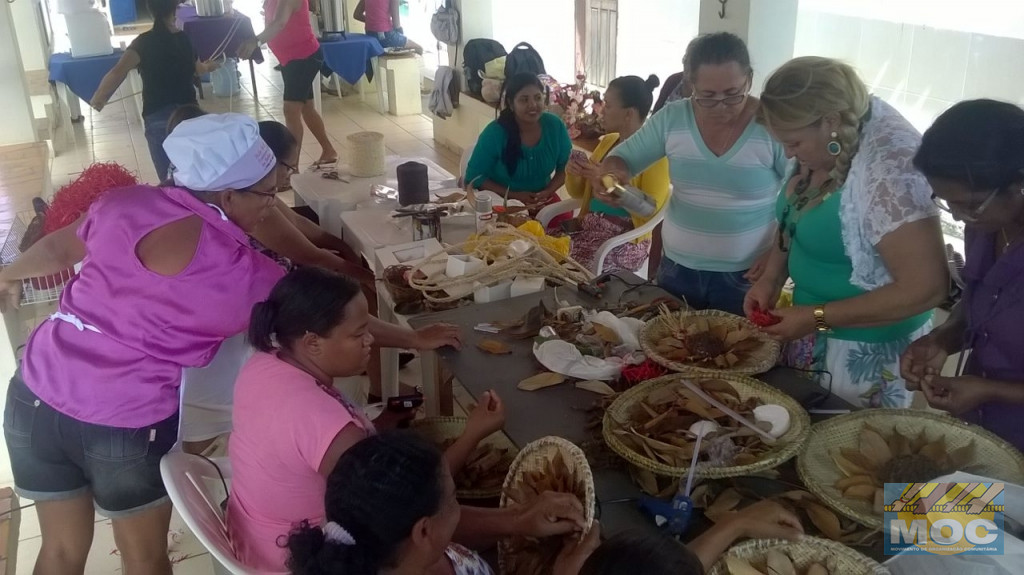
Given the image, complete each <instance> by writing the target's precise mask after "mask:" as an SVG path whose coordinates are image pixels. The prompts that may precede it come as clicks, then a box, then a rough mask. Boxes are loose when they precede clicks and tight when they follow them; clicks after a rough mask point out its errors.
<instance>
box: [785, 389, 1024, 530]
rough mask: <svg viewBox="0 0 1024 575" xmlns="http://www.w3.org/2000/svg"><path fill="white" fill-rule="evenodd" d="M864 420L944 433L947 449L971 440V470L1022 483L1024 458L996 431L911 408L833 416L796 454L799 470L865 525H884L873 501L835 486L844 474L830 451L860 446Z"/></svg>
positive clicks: (886, 428)
mask: <svg viewBox="0 0 1024 575" xmlns="http://www.w3.org/2000/svg"><path fill="white" fill-rule="evenodd" d="M865 424H868V425H871V426H872V427H874V428H875V429H877V430H879V431H881V432H882V433H888V432H891V431H893V430H895V431H896V432H897V433H899V434H900V435H903V436H909V437H915V436H917V434H918V433H919V432H920V431H922V430H923V431H924V433H925V435H926V436H927V438H928V441H935V440H936V439H938V438H939V437H940V436H944V437H945V441H946V447H947V450H949V451H952V450H954V449H958V448H960V447H964V446H965V445H967V444H968V443H970V442H972V441H973V442H974V460H973V461H971V462H969V463H968V466H971V467H976V469H972V470H971V472H972V473H975V474H977V475H981V476H984V477H993V478H996V479H1001V480H1003V481H1006V482H1009V483H1017V484H1021V483H1024V456H1022V455H1021V453H1020V452H1019V451H1017V450H1016V449H1015V448H1014V447H1013V446H1012V445H1010V444H1009V443H1007V442H1005V441H1003V440H1002V439H1000V438H999V437H996V436H995V435H994V434H993V433H991V432H989V431H987V430H985V429H982V428H981V427H978V426H976V425H971V424H969V423H965V422H963V421H961V420H959V419H955V418H953V417H951V416H949V415H943V414H938V413H931V412H928V411H918V410H910V409H866V410H863V411H857V412H854V413H850V414H847V415H841V416H838V417H833V418H831V419H828V420H825V421H822V422H821V423H818V424H815V425H814V427H812V428H811V437H810V439H808V440H807V442H806V443H805V444H804V448H803V450H802V451H801V452H800V455H799V457H798V458H797V472H798V473H799V474H800V480H801V481H803V483H804V485H806V486H807V489H808V490H810V491H811V493H814V494H815V495H817V496H818V498H819V499H821V500H822V501H824V502H825V503H826V504H827V505H828V506H829V507H831V508H832V509H834V510H836V511H837V512H839V513H841V514H843V515H845V516H847V517H849V518H850V519H853V520H854V521H856V522H858V523H860V524H862V525H866V526H868V527H873V528H875V529H881V528H882V523H883V521H882V516H881V515H879V514H876V513H875V512H874V510H873V505H872V504H871V503H868V502H866V501H861V500H857V499H847V498H844V497H843V494H842V493H840V492H839V490H838V489H836V488H835V483H836V481H837V480H839V479H840V478H842V477H844V475H843V473H842V471H840V470H839V468H838V467H837V466H836V464H835V463H834V462H833V460H832V453H833V452H834V451H838V450H839V449H841V448H843V447H853V448H855V447H857V446H858V444H859V441H860V432H861V430H862V429H863V427H864V425H865Z"/></svg>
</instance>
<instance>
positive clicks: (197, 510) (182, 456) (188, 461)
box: [160, 451, 284, 575]
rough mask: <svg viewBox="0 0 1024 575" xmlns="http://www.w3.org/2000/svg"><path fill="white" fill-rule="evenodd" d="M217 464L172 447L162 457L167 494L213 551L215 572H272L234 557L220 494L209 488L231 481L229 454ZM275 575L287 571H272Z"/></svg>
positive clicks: (221, 574) (222, 574)
mask: <svg viewBox="0 0 1024 575" xmlns="http://www.w3.org/2000/svg"><path fill="white" fill-rule="evenodd" d="M212 461H213V462H214V463H216V467H214V465H213V464H211V463H210V460H206V459H204V458H202V457H199V456H198V455H191V454H188V453H183V452H180V451H172V452H170V453H168V454H167V455H164V457H163V459H161V460H160V475H161V476H162V477H163V480H164V486H165V487H166V488H167V494H168V495H169V496H170V497H171V502H172V503H173V504H174V508H175V509H177V510H178V513H179V514H180V515H181V518H182V519H184V520H185V525H188V528H189V529H190V530H191V531H192V533H194V534H195V536H196V538H197V539H199V542H200V543H202V544H203V547H206V549H207V550H208V551H209V552H210V556H211V559H212V560H213V572H214V573H216V574H217V575H271V574H268V573H265V572H262V571H256V570H253V569H250V568H248V567H245V566H244V565H242V564H241V563H240V562H239V561H238V559H236V558H235V552H234V551H233V550H232V548H231V540H230V539H229V538H228V528H227V522H226V521H225V518H224V512H223V511H221V508H220V502H219V501H218V496H216V495H215V494H214V490H213V489H211V488H210V486H211V484H212V485H220V484H221V476H220V474H218V473H217V468H218V467H219V468H220V471H221V473H223V474H224V481H226V482H230V481H231V465H230V463H229V462H228V460H227V459H226V458H222V459H214V460H212ZM273 575H284V574H283V573H282V574H273Z"/></svg>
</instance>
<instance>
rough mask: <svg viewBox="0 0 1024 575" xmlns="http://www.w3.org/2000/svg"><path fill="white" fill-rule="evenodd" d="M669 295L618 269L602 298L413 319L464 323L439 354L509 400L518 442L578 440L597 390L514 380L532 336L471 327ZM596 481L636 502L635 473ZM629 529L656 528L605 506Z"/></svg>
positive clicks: (526, 370) (534, 298) (509, 421)
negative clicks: (541, 309)
mask: <svg viewBox="0 0 1024 575" xmlns="http://www.w3.org/2000/svg"><path fill="white" fill-rule="evenodd" d="M663 297H669V298H671V297H672V296H671V294H669V293H668V292H666V291H664V290H662V289H661V288H659V287H657V286H655V285H653V284H648V283H645V282H644V281H643V280H642V279H641V278H639V277H637V276H635V275H633V274H630V273H624V272H620V273H618V274H616V277H615V278H614V279H612V280H611V281H610V282H609V283H608V284H607V286H606V288H605V290H604V294H603V296H602V298H601V299H597V298H594V297H591V296H589V295H587V294H585V293H582V292H578V291H577V290H576V289H575V288H566V287H559V288H549V289H547V290H545V291H544V292H541V293H536V294H531V295H527V296H521V297H517V298H513V299H508V300H502V301H498V302H492V303H487V304H474V305H468V306H463V307H459V308H456V309H451V310H447V311H442V312H436V313H430V314H424V315H420V316H416V317H415V318H412V319H410V320H409V324H410V325H411V326H412V327H413V328H419V327H423V326H425V325H430V324H432V323H438V322H446V323H452V324H455V325H458V326H459V327H460V328H461V330H462V349H461V350H459V351H456V350H454V349H452V348H444V349H441V350H439V351H438V356H439V358H440V359H441V361H443V362H444V365H445V366H446V367H447V368H448V370H449V371H450V372H451V373H452V374H453V375H454V376H455V378H456V379H457V380H458V381H459V383H461V384H462V386H463V387H465V388H466V391H468V392H469V394H470V395H472V396H473V398H474V399H476V398H479V397H480V395H482V394H483V393H484V392H486V391H488V390H492V389H493V390H495V391H496V392H497V393H498V395H500V396H501V398H502V401H503V402H504V403H505V413H506V420H505V433H506V434H507V435H508V437H509V439H511V440H512V442H513V443H515V444H516V445H517V446H519V447H523V446H525V445H526V444H528V443H530V442H531V441H534V440H536V439H540V438H541V437H546V436H549V435H555V436H559V437H564V438H566V439H568V440H569V441H572V442H573V443H576V444H579V443H581V442H583V441H585V440H587V439H590V437H591V435H590V432H588V431H587V430H586V422H587V413H586V410H587V408H589V407H590V406H592V405H593V404H594V401H595V399H596V398H597V397H598V396H597V395H595V394H594V393H592V392H589V391H584V390H580V389H576V387H575V386H572V385H565V384H563V385H557V386H554V387H548V388H545V389H541V390H538V391H521V390H519V389H518V388H517V387H516V386H517V385H518V383H519V382H520V381H522V380H523V379H525V378H527V377H530V376H531V375H534V374H536V373H538V372H539V371H542V368H540V366H539V364H538V362H537V361H536V359H535V358H534V357H533V346H532V344H533V342H532V340H522V341H515V340H511V339H508V338H505V337H502V336H500V335H497V336H496V335H494V334H489V333H484V332H479V331H475V330H474V329H473V328H474V327H475V326H476V325H478V324H481V323H489V322H494V321H511V320H515V319H518V318H521V317H523V315H525V314H526V312H527V311H529V310H530V309H531V308H533V307H535V306H536V305H537V304H538V303H539V302H541V301H543V302H544V304H545V306H546V307H547V308H548V309H549V310H554V309H557V308H558V307H560V306H559V305H558V304H556V301H564V302H568V303H569V304H570V305H582V306H583V307H585V308H596V307H599V306H600V305H601V304H602V303H607V302H612V303H617V302H623V303H627V302H636V304H637V305H640V304H644V303H648V302H651V301H653V300H655V299H658V298H663ZM556 298H557V299H556ZM673 299H674V298H673ZM485 338H491V339H499V340H502V341H505V342H506V343H509V344H510V347H511V348H512V353H510V354H507V355H492V354H488V353H485V352H483V351H481V350H480V349H478V348H477V347H476V344H477V342H479V341H480V340H482V339H485ZM758 379H760V380H762V381H764V382H766V383H768V384H769V385H772V386H774V387H776V388H778V389H779V390H781V391H783V392H785V393H787V394H789V395H790V396H792V397H793V398H795V399H796V400H797V401H798V402H800V403H801V404H803V403H804V402H805V401H806V400H808V399H809V398H812V397H815V396H819V395H821V394H822V391H821V389H820V387H818V386H817V385H815V384H814V383H813V382H811V381H810V380H808V379H807V378H805V377H802V376H801V375H800V374H798V373H796V372H794V371H792V370H787V369H775V370H772V371H770V372H768V373H766V374H763V375H761V376H758ZM816 407H817V408H818V409H823V410H846V409H854V408H853V406H851V405H850V404H849V403H847V402H846V401H844V400H842V399H840V398H838V397H836V396H834V395H831V394H829V395H828V397H827V398H826V399H825V400H824V401H822V402H820V403H817V405H816ZM817 419H821V418H820V417H812V421H815V420H817ZM594 487H595V491H596V495H597V499H598V502H602V501H605V502H610V501H617V500H623V499H627V500H632V499H636V498H638V497H639V496H640V495H641V492H640V490H639V488H637V487H636V485H635V484H634V483H633V482H632V480H631V479H630V477H629V474H628V473H626V472H625V471H623V470H621V469H595V470H594ZM629 529H644V530H651V531H653V530H655V526H654V523H653V521H652V520H651V519H650V518H649V517H646V516H645V515H644V514H643V513H641V512H640V511H639V509H638V508H637V506H636V505H634V504H615V505H602V507H601V530H602V533H605V534H607V535H614V534H615V533H618V532H620V531H624V530H629Z"/></svg>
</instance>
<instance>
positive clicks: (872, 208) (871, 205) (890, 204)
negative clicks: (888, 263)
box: [839, 96, 939, 291]
mask: <svg viewBox="0 0 1024 575" xmlns="http://www.w3.org/2000/svg"><path fill="white" fill-rule="evenodd" d="M920 145H921V134H920V133H919V132H918V131H917V130H916V129H915V128H914V127H913V126H912V125H910V122H908V121H907V120H906V119H905V118H904V117H903V116H902V115H900V113H899V112H897V111H896V109H895V108H893V107H892V106H890V105H889V104H887V103H885V102H883V101H882V100H881V99H879V98H877V97H875V96H872V98H871V117H870V119H869V120H868V122H867V124H865V126H864V128H863V130H862V132H861V139H860V148H859V149H858V151H857V153H856V155H854V157H853V163H852V164H851V166H850V173H849V175H848V176H847V178H846V183H845V185H844V187H845V191H844V193H843V194H842V196H841V197H840V207H839V218H840V220H841V221H842V227H843V229H842V233H843V246H844V247H845V248H846V256H847V257H849V258H850V261H851V262H852V263H853V275H852V276H851V277H850V283H852V284H853V285H855V286H857V287H859V288H861V289H864V290H868V291H870V290H874V289H877V288H879V287H881V286H884V285H887V284H889V283H892V276H891V275H890V274H889V270H888V269H886V267H885V262H884V261H882V256H881V255H880V254H879V253H878V250H877V249H876V248H875V246H876V245H877V244H878V242H880V241H881V240H882V237H884V236H885V235H886V234H888V233H889V232H892V231H895V230H896V229H898V228H899V227H900V226H902V225H904V224H909V223H911V222H915V221H917V220H920V219H924V218H928V217H934V216H937V215H938V213H939V210H938V207H937V206H936V205H935V204H934V203H932V200H931V193H932V191H931V187H929V186H928V181H927V180H925V178H924V176H923V175H921V173H920V172H918V171H917V170H915V169H914V165H913V159H914V154H915V153H916V152H917V148H918V146H920Z"/></svg>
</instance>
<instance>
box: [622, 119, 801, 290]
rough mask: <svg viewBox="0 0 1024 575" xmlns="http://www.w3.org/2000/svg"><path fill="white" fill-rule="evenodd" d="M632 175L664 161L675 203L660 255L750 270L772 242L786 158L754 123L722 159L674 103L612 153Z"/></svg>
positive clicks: (708, 267)
mask: <svg viewBox="0 0 1024 575" xmlns="http://www.w3.org/2000/svg"><path fill="white" fill-rule="evenodd" d="M611 155H612V156H617V157H619V158H622V159H623V160H624V161H625V162H626V165H627V166H628V167H629V171H630V172H632V173H634V174H637V173H640V172H641V171H643V170H645V169H647V167H648V166H650V165H651V164H653V163H654V162H656V161H658V160H659V159H661V158H662V157H665V156H667V157H668V161H669V175H670V177H671V179H672V197H671V198H669V202H668V207H667V208H666V209H667V210H668V211H667V212H665V221H664V223H663V225H662V232H661V235H662V243H663V247H664V250H665V256H666V257H668V258H669V259H671V260H672V261H674V262H676V263H677V264H679V265H682V266H685V267H688V268H691V269H696V270H703V271H712V272H738V271H744V270H746V269H748V268H750V266H751V265H753V263H754V261H755V260H757V258H758V257H759V256H761V255H762V254H764V253H765V252H766V251H767V250H768V248H769V247H770V246H771V242H772V241H773V240H774V237H775V229H776V220H775V199H776V197H777V196H778V194H779V190H780V188H781V183H782V180H783V177H784V176H785V173H786V165H787V163H788V162H787V160H786V155H785V152H784V151H783V147H782V145H781V144H779V143H778V142H776V141H775V140H773V139H772V137H771V135H769V134H768V131H767V130H765V129H764V127H762V126H761V125H760V124H757V123H756V122H751V123H750V125H748V126H747V128H746V129H745V130H744V131H743V133H742V134H741V135H740V137H739V139H738V140H737V141H736V143H735V144H733V146H732V148H730V149H729V151H728V152H726V153H725V154H724V155H722V156H716V155H715V154H713V153H712V152H711V150H709V149H708V147H707V145H705V144H704V140H703V139H702V138H701V136H700V131H699V130H698V129H697V122H696V120H695V118H694V116H693V104H691V102H690V100H689V99H685V100H679V101H676V102H672V103H670V104H668V105H667V106H665V107H664V108H663V109H662V110H661V111H660V112H658V113H657V114H655V115H654V117H652V118H651V119H649V120H647V122H646V123H645V124H644V126H643V127H642V128H640V131H638V132H637V133H636V134H634V135H633V136H632V137H631V138H629V139H628V140H626V141H625V142H623V143H622V144H620V145H619V146H618V147H616V148H615V150H613V151H612V153H611Z"/></svg>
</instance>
